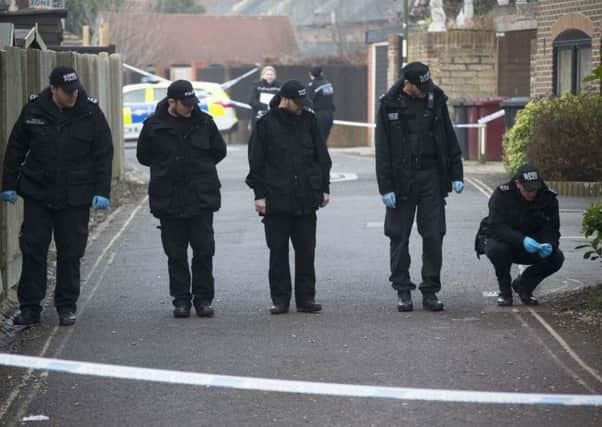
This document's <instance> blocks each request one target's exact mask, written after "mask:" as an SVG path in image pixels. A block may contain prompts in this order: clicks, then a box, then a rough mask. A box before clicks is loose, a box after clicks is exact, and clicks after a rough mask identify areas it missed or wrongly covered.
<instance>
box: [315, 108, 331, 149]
mask: <svg viewBox="0 0 602 427" xmlns="http://www.w3.org/2000/svg"><path fill="white" fill-rule="evenodd" d="M333 119H334V115H333V114H332V111H329V110H318V111H316V120H317V121H318V129H319V130H320V135H321V136H322V139H323V140H324V143H325V144H326V143H327V142H328V136H329V135H330V129H331V128H332V121H333Z"/></svg>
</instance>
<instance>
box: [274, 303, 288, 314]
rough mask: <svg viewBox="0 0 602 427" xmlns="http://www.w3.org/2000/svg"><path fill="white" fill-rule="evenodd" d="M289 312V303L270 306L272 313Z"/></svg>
mask: <svg viewBox="0 0 602 427" xmlns="http://www.w3.org/2000/svg"><path fill="white" fill-rule="evenodd" d="M285 313H288V305H286V304H274V305H273V306H272V307H271V308H270V314H285Z"/></svg>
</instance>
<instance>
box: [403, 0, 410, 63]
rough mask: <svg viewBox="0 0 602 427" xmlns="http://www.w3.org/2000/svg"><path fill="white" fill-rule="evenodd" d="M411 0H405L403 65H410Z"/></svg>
mask: <svg viewBox="0 0 602 427" xmlns="http://www.w3.org/2000/svg"><path fill="white" fill-rule="evenodd" d="M409 3H410V0H403V46H402V50H403V61H402V62H403V63H404V64H407V63H408V48H409V46H410V45H409V44H408V34H409V27H410V25H409V24H410V5H409Z"/></svg>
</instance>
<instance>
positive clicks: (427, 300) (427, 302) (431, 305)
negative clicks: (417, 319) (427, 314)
mask: <svg viewBox="0 0 602 427" xmlns="http://www.w3.org/2000/svg"><path fill="white" fill-rule="evenodd" d="M422 307H423V308H424V309H425V310H430V311H442V310H443V309H444V308H445V306H444V305H443V303H442V302H441V301H439V298H437V294H435V293H434V292H433V293H431V292H428V293H427V292H424V293H423V294H422Z"/></svg>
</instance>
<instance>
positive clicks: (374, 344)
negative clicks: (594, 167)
mask: <svg viewBox="0 0 602 427" xmlns="http://www.w3.org/2000/svg"><path fill="white" fill-rule="evenodd" d="M332 155H333V160H334V166H333V171H334V172H336V173H337V176H338V177H342V176H344V175H341V173H352V174H356V175H357V178H358V179H355V180H350V181H343V182H336V183H333V184H332V190H331V191H332V196H331V203H330V205H329V206H328V207H327V208H326V209H324V210H320V212H319V214H318V217H319V219H318V248H317V276H318V284H317V290H318V295H317V300H318V302H320V303H322V304H323V306H324V310H323V312H322V313H320V314H301V313H296V312H291V313H290V314H288V315H283V316H270V314H269V313H268V307H269V292H268V285H267V262H268V258H267V249H266V246H265V241H264V234H263V228H262V225H261V223H260V221H259V218H258V217H257V215H256V214H255V212H254V210H253V200H252V199H253V198H252V193H251V191H250V190H249V189H248V188H246V186H245V185H244V182H243V181H244V176H245V175H246V171H247V166H246V151H245V148H244V147H237V146H234V147H232V149H231V150H230V151H229V154H228V157H227V159H226V160H225V161H224V162H223V163H222V164H221V165H220V167H219V172H220V176H221V179H222V184H223V208H222V210H221V211H219V212H218V213H217V214H216V216H215V232H216V245H217V249H216V255H215V259H214V263H215V267H214V273H215V278H216V301H215V308H216V317H214V318H213V319H200V318H196V317H191V318H189V319H174V318H173V317H172V316H171V301H170V298H169V295H168V285H167V266H166V258H165V256H164V254H163V251H162V248H161V244H160V237H159V230H157V228H156V226H157V224H158V221H157V220H156V219H154V218H153V217H152V216H151V215H150V213H149V212H148V207H147V205H146V204H145V203H144V202H142V201H136V202H133V203H132V204H130V205H126V206H124V207H122V208H121V209H120V210H118V211H117V212H115V213H114V215H113V216H112V217H111V221H110V222H108V223H107V224H106V227H104V229H103V230H102V233H99V234H98V235H97V236H96V238H95V239H92V241H91V242H90V244H89V247H88V250H87V254H86V257H85V261H84V263H83V272H82V277H84V278H86V279H87V280H86V282H85V284H84V285H83V289H82V297H81V299H80V301H81V304H80V312H79V318H78V322H77V324H76V326H75V327H73V328H57V327H56V324H57V319H56V315H55V313H54V311H53V310H52V309H48V310H45V312H44V317H43V324H42V326H39V327H35V328H33V329H31V330H29V331H27V332H26V333H25V334H23V339H22V340H21V343H20V347H19V352H20V353H21V354H26V355H44V356H45V357H55V358H61V359H69V360H77V361H90V362H100V363H109V364H117V365H127V366H139V367H148V368H161V369H171V370H180V371H194V372H205V373H211V374H224V375H240V376H251V377H265V378H273V379H286V380H306V381H317V382H336V383H345V384H363V385H383V386H396V387H419V388H435V389H453V390H478V391H493V392H532V393H578V394H592V393H593V394H600V393H602V383H601V382H600V381H598V380H597V379H596V378H595V377H594V376H592V375H591V374H589V373H588V372H587V371H586V369H584V367H583V365H581V364H579V363H578V362H577V361H576V360H575V358H574V357H571V356H570V355H569V353H568V352H567V351H566V349H564V348H563V347H562V346H561V345H560V344H559V342H558V341H557V340H556V339H555V338H554V337H553V336H552V335H551V334H550V333H549V332H548V331H547V330H546V329H545V328H544V326H543V324H542V323H540V322H539V321H538V320H537V318H536V317H535V316H534V315H533V314H532V313H531V312H530V311H529V310H527V308H526V307H523V306H521V305H519V304H518V303H517V304H516V305H515V307H514V308H504V309H501V308H498V307H496V306H495V304H494V301H495V297H494V296H493V293H494V292H495V290H496V282H495V278H494V275H493V270H492V268H491V266H490V264H489V262H488V261H487V260H486V259H481V260H477V259H476V257H475V255H474V252H473V249H472V248H473V238H474V233H475V230H476V227H477V226H478V223H479V221H480V219H481V218H482V217H483V216H484V215H485V214H486V211H487V198H486V195H485V194H486V193H487V186H489V187H493V186H494V185H495V184H496V183H497V182H498V181H499V180H500V179H501V177H500V176H499V175H492V174H490V173H487V171H483V170H481V169H479V168H474V170H472V171H471V168H467V178H470V179H467V185H466V189H465V191H464V192H463V193H462V194H460V195H455V194H454V195H451V196H450V197H449V199H448V205H447V229H448V233H447V236H446V239H445V243H444V269H443V275H442V278H443V290H442V292H441V294H440V297H441V299H442V300H443V301H444V302H445V303H446V311H444V312H441V313H431V312H425V311H423V310H422V309H421V308H420V306H421V304H420V296H419V294H415V298H414V299H415V306H416V307H417V310H415V311H414V312H412V313H403V314H402V313H398V312H397V310H396V294H395V292H394V291H393V290H392V289H391V287H390V285H389V283H388V282H387V277H388V241H387V239H386V238H385V236H384V235H383V226H382V222H383V217H384V208H383V206H382V204H381V201H380V198H379V196H378V194H377V190H376V183H375V177H374V171H373V169H374V167H373V159H372V158H370V157H363V156H357V155H353V154H350V153H348V152H333V153H332ZM127 156H128V158H129V159H132V151H128V154H127ZM130 166H131V167H134V165H133V164H131V165H130ZM131 173H133V174H134V175H136V174H140V173H141V176H144V171H143V170H142V172H137V171H136V170H132V171H131ZM479 188H480V189H479ZM140 203H141V204H140ZM587 203H588V201H587V200H582V199H562V200H561V209H562V213H561V219H562V232H563V234H564V235H565V236H566V237H567V238H565V239H563V241H562V247H563V249H564V251H565V255H566V258H567V261H566V263H565V267H564V268H563V269H562V270H561V271H560V272H559V273H558V274H556V275H555V276H553V277H552V278H550V279H548V280H547V281H546V282H544V283H543V284H542V286H541V287H540V288H539V289H538V291H537V295H540V296H542V295H543V296H545V295H546V294H549V293H554V292H557V291H559V290H566V289H570V288H574V287H578V286H582V285H583V284H591V283H593V282H595V281H596V280H599V269H598V270H597V271H596V267H595V266H594V265H593V263H588V262H586V261H583V260H582V259H581V254H580V253H579V251H576V250H574V249H573V248H574V246H576V245H577V244H578V236H579V234H580V233H579V228H580V220H581V216H580V214H579V210H580V209H583V208H584V207H585V206H586V205H587ZM138 206H141V207H140V208H138V210H136V209H137V207H138ZM420 245H421V243H420V240H419V238H418V235H417V233H416V232H414V234H413V240H412V244H411V246H412V254H413V261H414V262H413V266H412V274H413V278H414V279H416V280H417V281H419V271H420V258H421V256H420ZM549 311H550V309H549V307H548V306H546V304H545V298H544V304H543V305H541V306H540V307H538V308H537V309H536V314H539V315H540V316H541V317H542V319H544V321H545V319H548V320H550V319H549V317H550V313H549ZM563 338H564V340H566V342H567V343H568V345H570V346H571V348H573V349H574V350H575V351H576V352H577V355H578V356H579V357H580V358H581V359H582V361H583V364H586V365H588V366H590V367H592V368H593V369H596V370H597V372H601V371H602V348H601V345H600V341H596V340H593V339H591V337H590V336H589V335H574V336H563ZM0 375H1V376H2V378H4V379H6V381H7V382H5V385H6V384H10V387H8V388H7V389H5V395H3V396H0V398H1V399H0V401H3V402H4V403H3V405H2V406H0V424H2V425H19V424H20V421H21V420H22V419H23V417H24V416H28V415H45V416H47V417H49V421H44V422H37V423H34V424H36V425H37V424H39V425H53V426H171V425H175V426H209V425H219V426H276V425H278V426H306V425H312V426H313V425H316V426H372V425H374V426H392V425H404V426H406V425H407V426H424V425H429V426H439V425H441V426H466V425H470V426H485V425H490V426H502V425H513V426H529V427H531V426H534V425H546V426H576V425H579V426H599V425H602V410H601V409H600V408H592V407H572V408H567V407H557V406H545V407H542V406H537V407H536V406H526V405H494V404H474V403H440V402H424V401H410V400H409V401H396V400H384V399H369V398H357V397H350V398H348V397H345V398H343V397H327V396H321V395H300V394H286V393H275V392H263V391H240V390H232V389H228V388H206V387H194V386H183V385H176V384H159V383H152V382H139V381H134V380H113V379H106V378H98V377H91V376H77V375H69V374H62V373H52V372H51V373H42V374H40V373H39V372H38V373H33V374H32V375H31V376H30V377H29V378H28V379H27V380H26V381H25V380H23V376H24V375H26V371H24V370H19V369H7V368H0ZM9 403H10V404H9Z"/></svg>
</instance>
